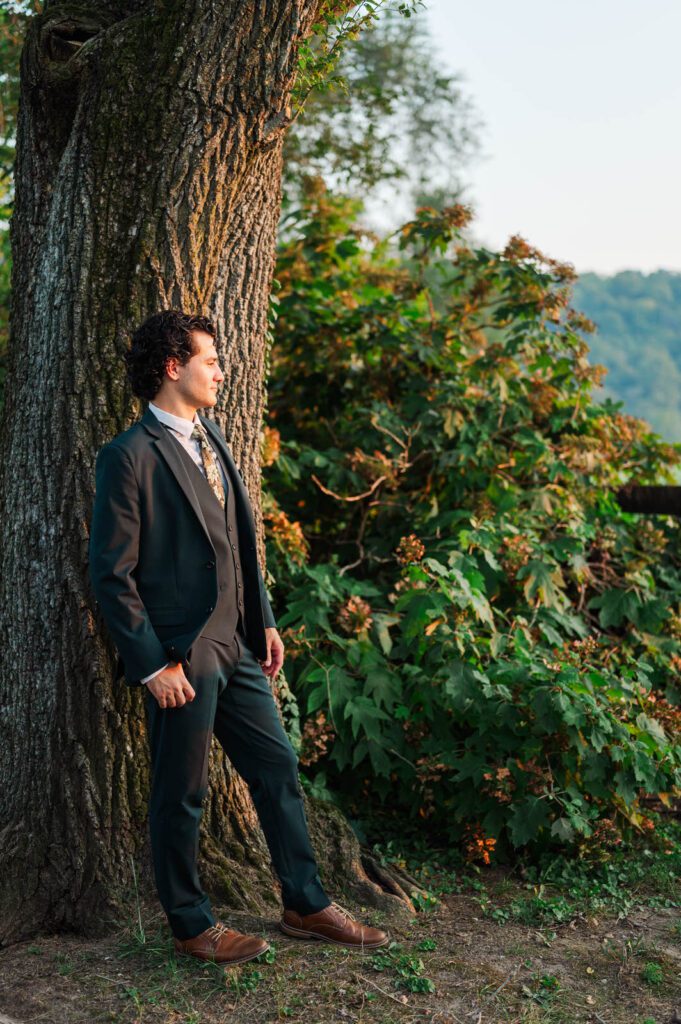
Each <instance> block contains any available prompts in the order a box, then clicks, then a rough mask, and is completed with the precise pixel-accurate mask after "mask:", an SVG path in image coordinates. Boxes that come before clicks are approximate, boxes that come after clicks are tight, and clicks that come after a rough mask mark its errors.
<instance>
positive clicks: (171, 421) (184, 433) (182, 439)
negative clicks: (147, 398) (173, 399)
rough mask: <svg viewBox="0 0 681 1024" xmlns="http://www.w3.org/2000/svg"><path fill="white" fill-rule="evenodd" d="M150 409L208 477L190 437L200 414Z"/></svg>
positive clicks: (198, 446)
mask: <svg viewBox="0 0 681 1024" xmlns="http://www.w3.org/2000/svg"><path fill="white" fill-rule="evenodd" d="M149 408H150V409H151V411H152V412H153V414H154V416H155V417H156V419H157V420H159V421H160V422H161V423H164V424H165V425H166V426H168V427H169V428H170V430H169V431H168V433H169V434H170V436H171V437H174V438H175V439H176V441H177V442H178V444H181V445H182V447H183V448H184V449H185V451H186V452H187V453H188V454H189V455H191V457H192V459H193V460H194V462H195V463H196V465H197V466H198V467H199V469H200V470H201V472H202V473H203V475H204V476H205V475H206V468H205V466H204V464H203V459H202V458H201V444H200V442H199V441H197V440H196V439H193V440H192V438H191V436H190V435H191V433H192V431H193V429H194V424H195V423H199V424H200V423H201V421H200V420H199V417H198V413H194V419H193V420H188V419H185V417H184V416H175V414H174V413H172V412H166V411H165V409H159V407H158V406H157V405H154V403H153V402H149ZM204 430H205V427H204ZM206 434H207V435H208V440H209V441H210V434H208V431H207V430H206ZM211 447H212V446H211ZM215 461H216V462H217V464H218V468H219V470H220V476H221V477H222V486H223V487H224V489H225V494H226V493H227V479H226V477H225V471H224V469H223V467H222V462H221V461H220V459H219V458H218V456H217V453H216V455H215ZM169 664H170V662H169V661H167V662H166V663H165V665H161V667H160V668H157V669H156V671H155V672H152V673H151V675H149V676H145V677H144V679H142V680H141V682H143V683H148V682H149V680H150V679H153V678H154V677H155V676H157V675H158V674H159V672H162V671H163V669H164V668H167V667H168V665H169Z"/></svg>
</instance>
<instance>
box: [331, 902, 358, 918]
mask: <svg viewBox="0 0 681 1024" xmlns="http://www.w3.org/2000/svg"><path fill="white" fill-rule="evenodd" d="M331 906H332V907H333V908H334V910H339V911H340V913H341V914H343V916H344V917H346V918H347V919H348V921H356V920H357V918H356V917H354V916H353V915H352V914H351V913H350V911H349V910H346V909H345V907H342V906H341V905H340V903H336V901H335V900H334V901H333V903H332V904H331Z"/></svg>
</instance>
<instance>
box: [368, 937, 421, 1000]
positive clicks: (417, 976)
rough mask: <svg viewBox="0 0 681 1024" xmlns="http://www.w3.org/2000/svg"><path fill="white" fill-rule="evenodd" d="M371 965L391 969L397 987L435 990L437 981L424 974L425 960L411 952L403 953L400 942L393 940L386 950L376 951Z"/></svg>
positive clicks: (412, 990)
mask: <svg viewBox="0 0 681 1024" xmlns="http://www.w3.org/2000/svg"><path fill="white" fill-rule="evenodd" d="M422 945H423V944H422ZM428 948H431V947H428ZM371 966H372V967H373V969H374V970H375V971H385V970H388V971H391V972H392V974H393V975H394V976H395V977H394V985H395V987H396V988H404V989H406V990H407V991H408V992H435V982H434V981H432V980H431V979H430V978H425V977H424V976H423V972H424V970H425V966H424V963H423V960H421V958H420V957H417V956H412V955H411V954H410V953H403V952H402V946H401V944H400V943H398V942H391V943H390V944H389V946H388V948H387V949H386V950H381V952H380V953H374V955H373V956H372V958H371Z"/></svg>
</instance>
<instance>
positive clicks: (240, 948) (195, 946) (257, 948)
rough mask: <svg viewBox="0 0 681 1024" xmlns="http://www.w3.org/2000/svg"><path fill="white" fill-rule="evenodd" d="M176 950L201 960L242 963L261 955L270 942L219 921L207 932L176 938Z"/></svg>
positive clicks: (219, 962)
mask: <svg viewBox="0 0 681 1024" xmlns="http://www.w3.org/2000/svg"><path fill="white" fill-rule="evenodd" d="M174 941H175V950H176V951H177V952H178V953H183V954H184V955H185V956H195V957H198V958H199V960H213V961H214V962H215V963H218V964H242V963H244V961H246V960H252V959H253V957H256V956H260V954H261V953H265V952H266V951H267V950H268V949H269V948H270V945H269V942H266V941H265V939H261V938H258V936H257V935H244V934H243V933H242V932H235V931H234V929H233V928H227V927H226V926H225V925H224V924H221V923H220V922H219V921H217V922H216V923H215V924H213V925H211V926H210V928H206V930H205V932H201V934H200V935H195V936H194V937H193V938H191V939H178V938H177V937H176V938H175V940H174Z"/></svg>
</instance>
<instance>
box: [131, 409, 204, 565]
mask: <svg viewBox="0 0 681 1024" xmlns="http://www.w3.org/2000/svg"><path fill="white" fill-rule="evenodd" d="M140 423H142V424H143V426H145V427H146V429H147V430H148V431H149V433H150V434H153V435H154V445H155V446H156V448H157V450H158V451H159V452H160V454H161V455H162V457H163V458H164V459H165V461H166V462H167V464H168V466H169V468H170V469H171V470H172V472H173V474H174V476H175V479H176V480H177V482H178V484H179V485H180V487H181V488H182V491H183V493H184V496H185V497H186V499H187V501H188V502H189V504H190V505H191V507H192V508H193V509H194V512H195V513H196V517H197V519H198V520H199V523H200V524H201V527H202V529H203V531H204V533H205V534H206V537H207V538H208V542H209V544H210V545H211V547H212V546H213V543H212V541H211V539H210V534H209V532H208V527H207V526H206V520H205V519H204V518H203V512H202V511H201V502H200V501H199V499H198V498H197V497H196V491H195V490H194V486H193V484H192V482H191V480H190V479H189V475H188V473H187V470H186V469H185V467H184V463H183V462H182V459H181V457H180V453H179V451H178V450H177V444H176V442H175V441H174V439H173V438H172V437H170V435H169V433H168V431H167V430H166V428H165V427H164V426H163V424H162V423H160V422H159V421H158V420H157V419H156V417H155V416H154V414H153V412H152V411H151V409H147V411H146V412H145V414H144V416H143V417H142V419H141V420H140Z"/></svg>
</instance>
